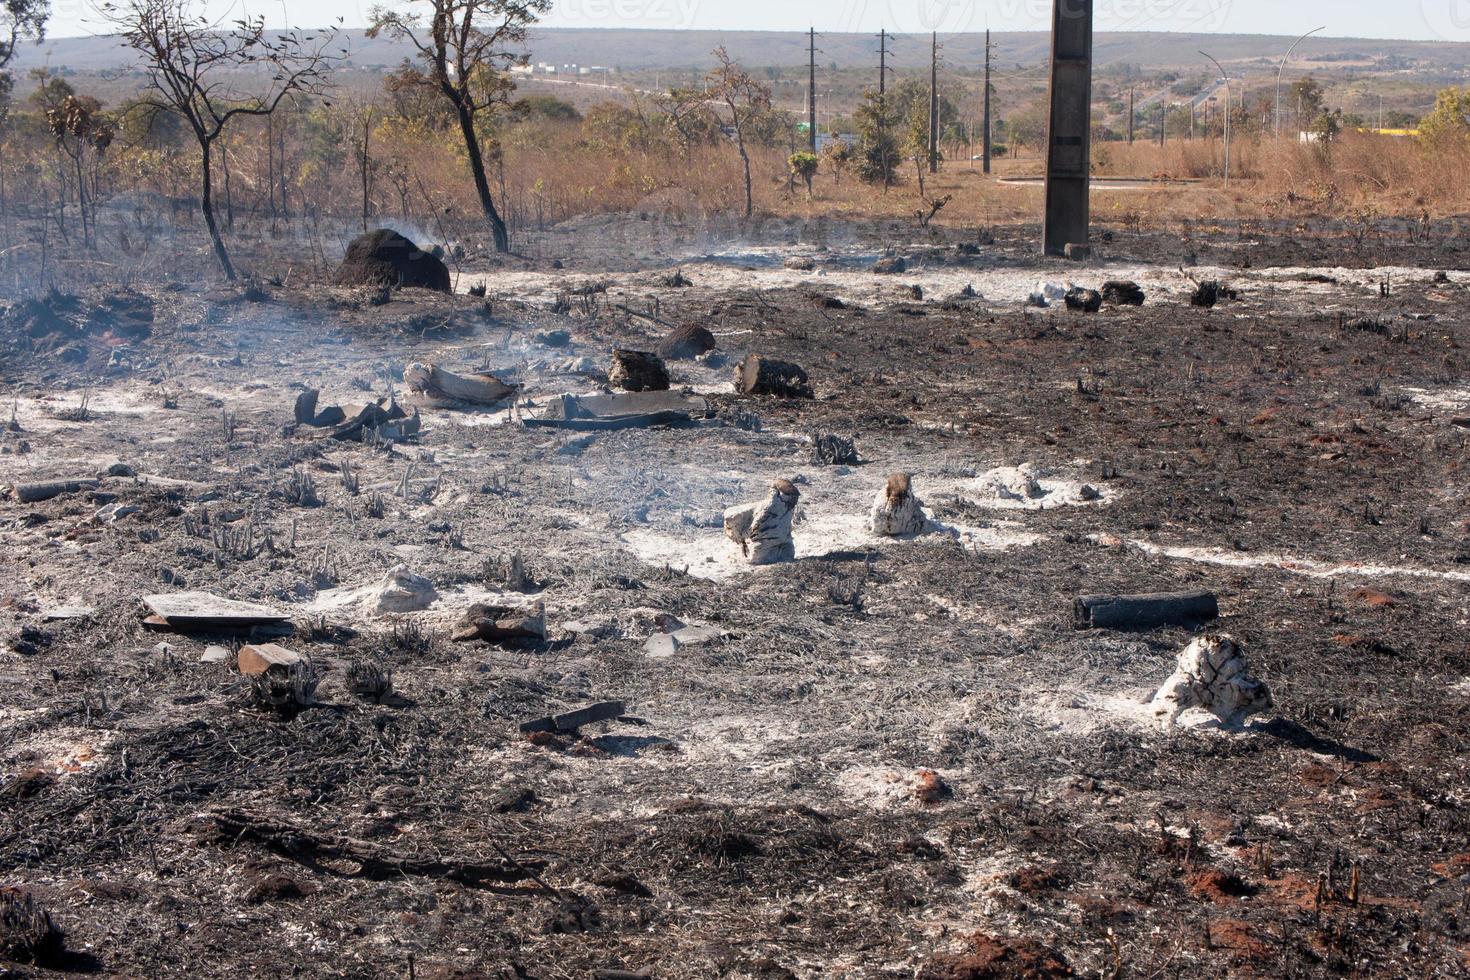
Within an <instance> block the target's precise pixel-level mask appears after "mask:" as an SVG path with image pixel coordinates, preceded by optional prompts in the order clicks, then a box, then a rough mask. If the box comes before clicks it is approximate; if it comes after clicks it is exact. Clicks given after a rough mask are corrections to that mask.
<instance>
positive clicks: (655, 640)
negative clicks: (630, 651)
mask: <svg viewBox="0 0 1470 980" xmlns="http://www.w3.org/2000/svg"><path fill="white" fill-rule="evenodd" d="M727 635H728V634H727V633H726V632H725V631H724V630H722V629H719V628H718V627H715V626H681V627H679V628H678V629H676V630H671V631H670V632H668V633H655V634H653V635H652V636H650V637H649V638H648V641H647V642H646V643H644V644H643V652H644V653H645V654H647V655H648V656H650V657H658V658H662V657H672V656H673V655H674V654H676V653H678V652H679V650H680V649H681V648H683V647H692V646H701V645H703V644H706V643H714V642H716V641H717V640H722V639H724V638H725V637H726V636H727Z"/></svg>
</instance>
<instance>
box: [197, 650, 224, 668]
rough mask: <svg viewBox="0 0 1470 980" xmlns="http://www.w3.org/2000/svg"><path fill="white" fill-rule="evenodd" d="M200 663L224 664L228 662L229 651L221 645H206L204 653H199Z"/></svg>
mask: <svg viewBox="0 0 1470 980" xmlns="http://www.w3.org/2000/svg"><path fill="white" fill-rule="evenodd" d="M199 662H200V663H201V664H224V663H229V662H230V651H229V649H228V648H226V647H222V646H207V647H205V648H204V653H203V654H201V655H200V657H199Z"/></svg>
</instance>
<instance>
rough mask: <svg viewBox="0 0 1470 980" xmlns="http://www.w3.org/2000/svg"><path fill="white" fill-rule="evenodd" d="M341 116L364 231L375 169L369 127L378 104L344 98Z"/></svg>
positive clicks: (371, 128) (370, 208)
mask: <svg viewBox="0 0 1470 980" xmlns="http://www.w3.org/2000/svg"><path fill="white" fill-rule="evenodd" d="M344 115H345V119H344V122H343V127H342V135H343V136H344V137H345V138H346V140H347V142H348V144H350V145H351V147H352V162H353V163H354V164H356V166H357V179H358V188H359V190H360V192H361V195H362V201H361V203H362V230H363V232H364V234H365V233H366V232H367V230H368V219H369V218H370V217H372V211H373V178H374V177H376V176H377V173H378V169H379V166H378V162H377V161H376V160H374V159H373V126H375V125H376V124H377V117H378V107H377V105H376V104H375V103H374V102H373V101H372V100H371V99H370V98H352V99H349V100H348V101H347V104H346V106H345V112H344Z"/></svg>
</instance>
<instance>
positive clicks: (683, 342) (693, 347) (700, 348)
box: [658, 323, 718, 361]
mask: <svg viewBox="0 0 1470 980" xmlns="http://www.w3.org/2000/svg"><path fill="white" fill-rule="evenodd" d="M716 346H718V344H717V343H716V342H715V335H714V334H712V333H710V332H709V330H708V329H707V328H705V327H702V326H700V325H699V324H697V323H690V324H685V325H684V326H682V327H680V328H678V329H677V330H675V331H674V332H673V333H671V334H669V335H668V336H667V337H665V338H664V339H663V340H661V341H660V342H659V345H658V353H659V356H661V357H663V358H666V359H667V360H670V361H690V360H694V359H695V358H697V357H699V356H700V355H701V354H707V353H709V352H710V351H712V350H714V349H715V347H716Z"/></svg>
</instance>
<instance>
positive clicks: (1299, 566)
mask: <svg viewBox="0 0 1470 980" xmlns="http://www.w3.org/2000/svg"><path fill="white" fill-rule="evenodd" d="M1092 540H1093V541H1094V542H1096V543H1098V544H1106V543H1107V541H1106V536H1105V535H1093V536H1092ZM1124 545H1125V546H1126V547H1129V548H1135V549H1137V550H1138V551H1141V552H1143V553H1144V554H1146V555H1155V556H1157V557H1160V558H1173V559H1178V560H1181V561H1193V562H1199V563H1200V564H1202V565H1220V566H1223V567H1225V568H1273V569H1277V570H1278V571H1283V572H1290V573H1291V574H1293V575H1301V576H1303V577H1306V578H1315V579H1328V578H1393V577H1395V576H1402V577H1404V578H1421V579H1435V580H1438V581H1444V582H1470V572H1460V571H1449V570H1441V569H1435V568H1417V567H1414V566H1411V565H1370V564H1366V563H1361V562H1327V561H1318V560H1316V559H1313V558H1298V557H1293V556H1290V555H1274V554H1269V553H1265V554H1250V553H1247V552H1240V551H1226V550H1224V549H1222V548H1201V547H1194V546H1187V545H1163V544H1154V543H1153V542H1151V541H1137V540H1134V539H1127V540H1125V541H1124Z"/></svg>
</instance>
